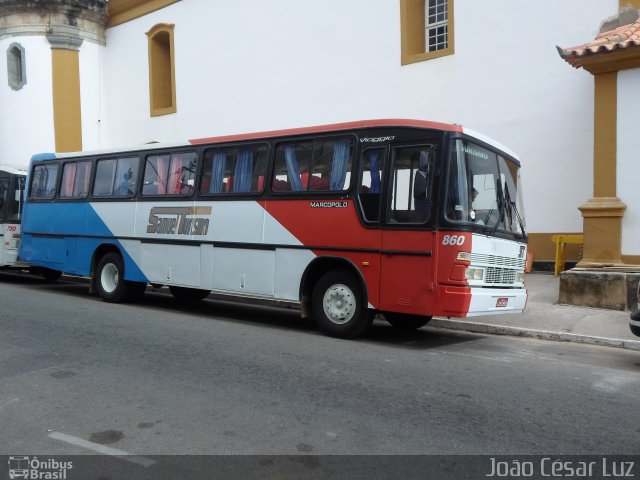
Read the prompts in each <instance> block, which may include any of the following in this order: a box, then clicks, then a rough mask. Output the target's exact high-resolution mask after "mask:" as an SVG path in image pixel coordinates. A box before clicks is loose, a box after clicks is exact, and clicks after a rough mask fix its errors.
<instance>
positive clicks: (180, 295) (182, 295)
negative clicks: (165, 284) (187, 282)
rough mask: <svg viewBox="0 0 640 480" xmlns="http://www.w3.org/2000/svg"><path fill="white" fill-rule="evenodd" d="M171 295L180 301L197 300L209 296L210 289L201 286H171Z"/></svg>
mask: <svg viewBox="0 0 640 480" xmlns="http://www.w3.org/2000/svg"><path fill="white" fill-rule="evenodd" d="M169 291H171V295H173V296H174V298H175V299H176V300H178V301H180V302H197V301H198V300H203V299H205V298H207V297H208V296H209V294H210V293H211V291H210V290H200V289H199V288H187V287H169Z"/></svg>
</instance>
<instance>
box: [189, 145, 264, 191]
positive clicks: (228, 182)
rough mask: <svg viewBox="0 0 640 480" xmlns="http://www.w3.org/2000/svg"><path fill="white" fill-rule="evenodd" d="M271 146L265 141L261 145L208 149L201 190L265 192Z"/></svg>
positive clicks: (205, 155)
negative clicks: (268, 153) (268, 154)
mask: <svg viewBox="0 0 640 480" xmlns="http://www.w3.org/2000/svg"><path fill="white" fill-rule="evenodd" d="M267 148H268V147H267V146H266V145H265V144H257V145H243V146H241V147H227V148H216V149H213V150H207V151H206V152H205V154H204V164H203V167H202V180H201V181H200V193H203V194H232V193H257V192H261V191H262V187H263V183H264V175H265V169H266V158H267Z"/></svg>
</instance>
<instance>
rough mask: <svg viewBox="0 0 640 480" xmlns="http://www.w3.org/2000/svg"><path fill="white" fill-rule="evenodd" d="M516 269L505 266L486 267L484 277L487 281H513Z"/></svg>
mask: <svg viewBox="0 0 640 480" xmlns="http://www.w3.org/2000/svg"><path fill="white" fill-rule="evenodd" d="M515 281H516V271H515V270H510V269H507V268H496V267H488V268H487V273H486V277H485V282H487V283H515Z"/></svg>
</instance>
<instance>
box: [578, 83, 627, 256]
mask: <svg viewBox="0 0 640 480" xmlns="http://www.w3.org/2000/svg"><path fill="white" fill-rule="evenodd" d="M594 79H595V112H594V153H593V161H594V163H593V198H591V199H589V200H588V201H587V203H585V204H583V205H580V207H579V209H580V211H581V212H582V217H583V219H584V220H583V225H584V244H583V257H582V260H581V261H580V262H579V263H578V265H577V266H578V267H584V268H594V267H607V266H621V265H623V262H622V258H621V242H622V216H623V215H624V211H625V209H626V208H627V206H626V205H625V204H624V203H622V202H621V201H620V199H619V198H618V197H617V196H616V171H617V167H616V154H617V152H616V146H617V128H618V127H617V116H618V112H617V102H618V96H617V85H618V72H616V71H613V72H606V73H597V74H595V76H594Z"/></svg>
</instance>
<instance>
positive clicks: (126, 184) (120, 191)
mask: <svg viewBox="0 0 640 480" xmlns="http://www.w3.org/2000/svg"><path fill="white" fill-rule="evenodd" d="M132 178H133V171H132V170H131V168H129V169H128V170H127V171H126V172H124V174H123V175H122V182H120V185H118V188H117V189H116V195H133V190H132V189H131V188H130V187H131V185H130V183H131V179H132Z"/></svg>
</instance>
